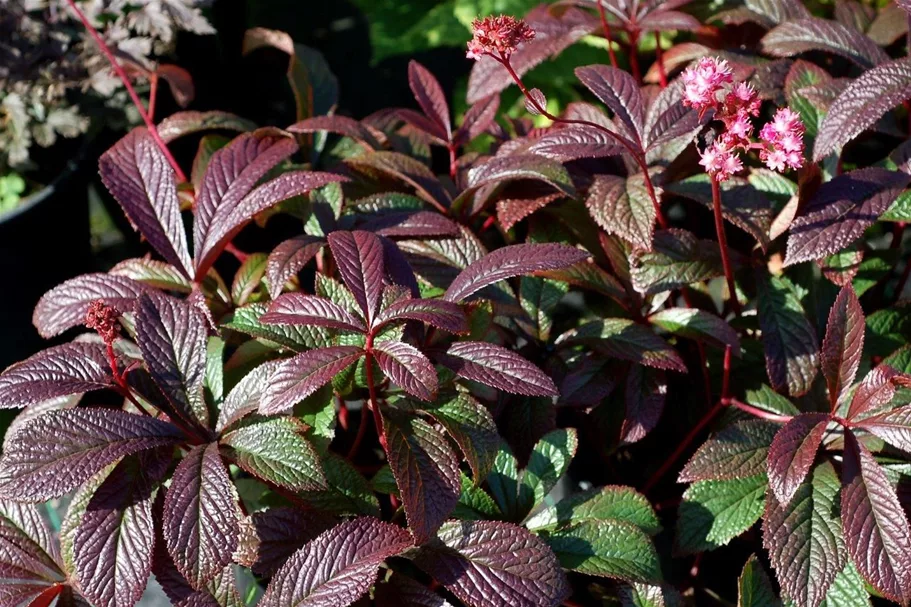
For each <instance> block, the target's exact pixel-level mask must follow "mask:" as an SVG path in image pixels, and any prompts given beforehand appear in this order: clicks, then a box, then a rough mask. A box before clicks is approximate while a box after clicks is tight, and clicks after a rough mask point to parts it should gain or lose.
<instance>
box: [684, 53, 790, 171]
mask: <svg viewBox="0 0 911 607" xmlns="http://www.w3.org/2000/svg"><path fill="white" fill-rule="evenodd" d="M682 79H683V83H684V85H685V89H684V92H683V104H684V105H686V106H689V107H692V108H693V109H695V110H698V111H699V114H700V116H702V115H703V114H704V113H705V112H707V111H708V110H710V109H712V110H715V118H716V119H717V120H720V121H721V122H723V123H724V131H723V132H722V133H721V134H720V135H719V137H718V138H717V139H716V140H715V142H714V143H712V144H711V145H710V146H709V147H708V148H706V150H705V151H704V152H702V153H701V156H702V159H701V160H700V161H699V164H701V165H702V166H703V167H705V170H706V171H707V172H708V173H709V174H711V175H713V176H714V177H715V179H717V180H718V181H725V180H727V179H729V178H730V177H731V176H732V175H733V174H734V173H737V172H738V171H740V170H742V169H743V163H742V162H741V160H740V157H739V155H738V154H739V152H740V151H741V150H742V151H749V150H752V149H759V150H760V152H759V157H760V159H761V160H762V161H763V162H765V163H766V165H767V166H768V167H769V168H770V169H772V170H773V171H783V170H785V169H786V168H788V167H790V168H794V169H797V168H800V167H801V166H802V165H803V132H804V127H803V124H802V123H801V122H800V118H799V117H798V116H797V114H795V113H794V112H792V111H791V110H790V109H787V108H782V109H779V110H778V112H777V113H776V114H775V118H774V120H773V121H772V122H770V123H768V124H766V125H765V126H764V127H763V128H762V131H761V132H760V134H759V137H760V139H761V140H762V143H761V144H760V143H754V142H753V141H752V139H751V138H752V136H753V123H752V120H751V119H752V118H754V117H756V116H758V115H759V107H760V105H761V101H760V100H759V96H758V95H757V94H756V91H755V90H753V87H751V86H750V85H749V84H747V83H745V82H741V83H738V84H733V80H734V78H733V72H732V71H731V68H730V66H729V65H728V62H727V61H724V60H723V59H716V58H714V57H703V58H702V59H700V60H699V62H698V63H697V64H696V65H694V66H692V67H690V68H688V69H687V70H686V71H685V72H684V73H683V76H682Z"/></svg>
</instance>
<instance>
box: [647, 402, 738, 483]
mask: <svg viewBox="0 0 911 607" xmlns="http://www.w3.org/2000/svg"><path fill="white" fill-rule="evenodd" d="M723 408H724V405H723V404H722V403H721V401H720V400H719V401H718V402H717V403H715V406H714V407H712V408H711V409H709V410H708V411H707V412H706V414H705V415H704V416H703V417H702V419H700V420H699V422H698V423H697V424H696V425H695V426H693V429H692V430H690V432H689V434H687V435H686V436H685V437H684V438H683V440H682V441H681V442H680V444H679V445H677V448H676V449H675V450H674V452H673V453H672V454H671V455H670V457H668V458H667V459H666V460H665V461H664V464H662V465H661V467H660V468H658V470H657V471H656V472H655V473H654V474H652V476H651V478H649V479H648V482H647V483H645V486H644V487H643V488H642V491H643V493H648V492H649V491H650V490H651V489H652V488H653V487H654V486H655V485H656V484H657V483H658V481H659V480H661V478H662V477H663V476H664V475H665V474H667V472H668V470H670V469H671V468H672V467H673V466H674V464H676V463H677V460H678V459H680V456H682V455H683V454H684V453H686V450H687V449H688V448H689V446H690V444H691V443H692V442H693V441H694V440H696V437H698V436H699V435H700V434H701V433H702V431H703V430H704V429H705V427H706V426H708V425H709V423H711V421H712V420H713V419H715V416H716V415H718V413H719V412H720V411H721V410H722V409H723Z"/></svg>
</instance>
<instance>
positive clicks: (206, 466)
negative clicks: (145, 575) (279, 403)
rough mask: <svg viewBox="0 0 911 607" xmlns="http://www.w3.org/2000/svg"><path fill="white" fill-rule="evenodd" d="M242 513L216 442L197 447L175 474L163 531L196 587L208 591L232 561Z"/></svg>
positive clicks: (181, 568)
mask: <svg viewBox="0 0 911 607" xmlns="http://www.w3.org/2000/svg"><path fill="white" fill-rule="evenodd" d="M238 516H239V511H238V506H237V492H236V490H235V489H234V485H233V484H232V483H231V478H230V477H229V476H228V471H227V470H226V469H225V465H224V464H223V463H222V461H221V457H220V456H219V454H218V445H217V444H216V443H211V444H209V445H199V446H196V447H193V448H192V449H191V450H190V452H189V453H187V454H186V455H185V456H184V458H183V459H182V460H181V462H180V464H178V465H177V469H175V470H174V474H173V476H172V477H171V485H170V487H169V488H168V492H167V494H166V495H165V499H164V510H163V519H162V531H163V534H164V543H165V545H166V547H167V551H168V554H170V556H171V558H172V559H173V560H174V564H175V565H176V566H177V569H178V571H180V573H181V575H183V576H184V577H185V578H186V580H187V581H188V582H189V583H190V585H191V586H192V587H193V588H194V589H196V590H203V589H205V587H206V584H208V583H209V582H210V581H211V580H212V579H213V578H215V576H217V575H218V574H219V573H220V572H221V571H222V570H223V569H224V568H225V566H226V565H228V563H230V562H231V555H232V554H233V553H234V550H235V549H236V548H237V541H238V534H239V521H238Z"/></svg>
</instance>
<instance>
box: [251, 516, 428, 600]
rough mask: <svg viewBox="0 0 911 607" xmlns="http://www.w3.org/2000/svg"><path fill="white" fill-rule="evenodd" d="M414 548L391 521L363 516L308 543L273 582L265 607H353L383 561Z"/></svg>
mask: <svg viewBox="0 0 911 607" xmlns="http://www.w3.org/2000/svg"><path fill="white" fill-rule="evenodd" d="M409 546H411V536H409V535H408V533H407V532H406V531H405V530H404V529H402V528H400V527H396V526H394V525H390V524H389V523H383V522H380V521H378V520H376V519H373V518H367V517H364V518H357V519H353V520H350V521H346V522H344V523H340V524H339V525H337V526H335V527H333V528H332V529H330V530H329V531H326V532H324V533H322V534H320V535H319V536H317V537H316V538H315V539H313V540H311V541H309V542H307V543H306V544H305V545H304V547H303V548H301V549H300V550H298V551H297V552H295V553H294V555H293V556H292V557H291V558H290V559H288V562H287V563H285V564H284V565H283V566H282V567H281V568H280V569H279V570H278V571H277V572H276V573H275V576H274V577H273V578H272V581H271V582H270V583H269V586H268V588H266V593H265V595H263V597H262V599H260V602H259V604H260V605H262V607H347V605H350V604H352V603H353V602H354V601H356V600H357V599H358V598H360V597H361V595H363V594H364V593H366V592H367V590H368V589H369V588H370V587H371V586H372V585H373V583H374V581H375V579H376V574H377V571H378V570H379V566H380V563H382V562H383V561H384V560H385V559H387V558H389V557H391V556H395V555H397V554H399V553H401V552H402V551H403V550H405V549H407V548H408V547H409Z"/></svg>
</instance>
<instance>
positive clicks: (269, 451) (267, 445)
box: [221, 417, 327, 491]
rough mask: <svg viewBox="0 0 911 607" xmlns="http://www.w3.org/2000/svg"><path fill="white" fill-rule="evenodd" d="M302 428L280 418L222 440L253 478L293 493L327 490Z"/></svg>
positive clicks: (246, 427) (232, 433)
mask: <svg viewBox="0 0 911 607" xmlns="http://www.w3.org/2000/svg"><path fill="white" fill-rule="evenodd" d="M302 431H303V426H302V425H301V424H300V423H299V422H296V421H295V420H294V419H292V418H288V417H279V418H276V419H270V420H267V421H265V422H260V423H254V424H250V425H247V426H243V427H241V428H238V429H237V430H234V431H232V432H229V433H228V434H226V435H225V436H224V437H223V438H222V439H221V444H222V445H223V446H225V447H228V449H229V451H230V454H231V456H232V458H233V459H234V460H235V461H236V462H237V465H238V466H240V467H241V468H243V469H244V470H246V471H247V472H249V473H250V474H252V475H254V476H258V477H259V478H261V479H263V480H266V481H268V482H270V483H275V484H276V485H280V486H282V487H285V488H287V489H291V490H292V491H314V490H319V489H323V488H325V487H327V482H326V477H325V475H324V474H323V471H322V470H321V469H320V464H319V456H318V455H317V453H316V450H315V449H314V448H313V445H311V444H310V442H309V441H308V440H307V439H305V438H304V437H303V436H301V434H300V433H301V432H302Z"/></svg>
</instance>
